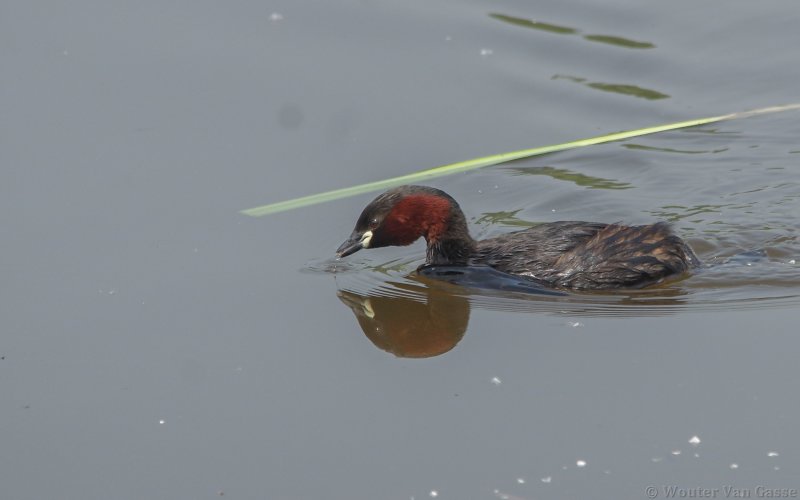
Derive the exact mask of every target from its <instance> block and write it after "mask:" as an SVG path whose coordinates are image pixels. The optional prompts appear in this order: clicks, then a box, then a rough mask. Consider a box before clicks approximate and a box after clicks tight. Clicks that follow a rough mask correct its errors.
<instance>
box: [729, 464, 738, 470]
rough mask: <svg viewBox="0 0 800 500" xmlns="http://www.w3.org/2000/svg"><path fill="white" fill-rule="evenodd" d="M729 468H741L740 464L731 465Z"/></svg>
mask: <svg viewBox="0 0 800 500" xmlns="http://www.w3.org/2000/svg"><path fill="white" fill-rule="evenodd" d="M729 467H730V468H731V469H738V468H739V464H731V465H730V466H729Z"/></svg>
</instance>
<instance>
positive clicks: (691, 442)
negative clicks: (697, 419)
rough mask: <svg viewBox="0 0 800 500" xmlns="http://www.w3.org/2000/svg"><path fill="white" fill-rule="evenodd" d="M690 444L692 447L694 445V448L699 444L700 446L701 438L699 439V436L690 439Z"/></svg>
mask: <svg viewBox="0 0 800 500" xmlns="http://www.w3.org/2000/svg"><path fill="white" fill-rule="evenodd" d="M689 444H691V445H694V446H697V445H698V444H700V438H699V437H697V436H692V437H691V438H690V439H689Z"/></svg>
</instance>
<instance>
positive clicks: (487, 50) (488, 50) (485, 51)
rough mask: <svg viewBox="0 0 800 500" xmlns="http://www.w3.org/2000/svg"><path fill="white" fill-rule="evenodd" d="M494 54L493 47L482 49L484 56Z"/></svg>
mask: <svg viewBox="0 0 800 500" xmlns="http://www.w3.org/2000/svg"><path fill="white" fill-rule="evenodd" d="M492 54H494V51H493V50H492V49H481V55H482V56H484V57H486V56H490V55H492Z"/></svg>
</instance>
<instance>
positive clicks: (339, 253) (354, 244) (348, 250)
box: [336, 231, 372, 259]
mask: <svg viewBox="0 0 800 500" xmlns="http://www.w3.org/2000/svg"><path fill="white" fill-rule="evenodd" d="M370 240H372V231H365V232H363V233H359V232H358V231H353V234H351V235H350V237H349V238H347V241H345V242H344V243H342V244H341V245H340V246H339V249H338V250H336V257H338V258H340V259H341V258H342V257H347V256H348V255H351V254H354V253H356V252H358V251H359V250H361V249H362V248H369V242H370Z"/></svg>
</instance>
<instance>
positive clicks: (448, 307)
mask: <svg viewBox="0 0 800 500" xmlns="http://www.w3.org/2000/svg"><path fill="white" fill-rule="evenodd" d="M395 286H396V287H397V288H399V289H400V290H404V291H407V292H409V294H408V296H402V295H394V296H381V295H361V294H358V293H354V292H349V291H346V290H339V291H338V292H337V294H338V296H339V300H341V301H342V302H344V303H345V304H346V305H347V306H348V307H350V309H352V310H353V313H354V314H355V315H356V319H357V320H358V324H359V325H361V329H362V330H363V331H364V334H366V336H367V338H369V339H370V340H371V341H372V343H373V344H375V346H376V347H378V348H380V349H383V350H384V351H386V352H389V353H392V354H394V355H395V356H398V357H401V358H430V357H432V356H438V355H440V354H444V353H446V352H447V351H449V350H450V349H452V348H453V347H455V345H456V344H458V342H459V341H460V340H461V338H462V337H463V336H464V332H466V331H467V324H468V323H469V300H468V299H467V298H466V297H463V296H459V295H455V294H453V293H452V291H448V290H445V289H443V288H442V287H427V286H424V285H422V284H406V283H397V284H395Z"/></svg>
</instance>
